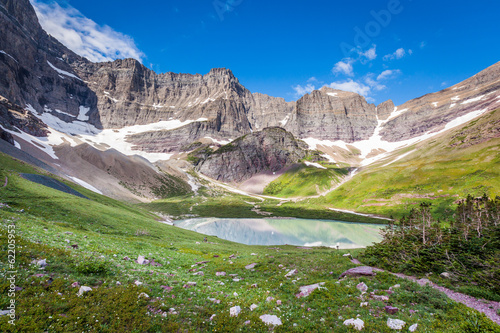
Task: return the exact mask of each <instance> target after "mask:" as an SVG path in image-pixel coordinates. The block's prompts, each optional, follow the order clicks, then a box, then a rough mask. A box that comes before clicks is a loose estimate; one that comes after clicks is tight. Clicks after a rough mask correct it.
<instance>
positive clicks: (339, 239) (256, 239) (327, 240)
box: [174, 218, 384, 249]
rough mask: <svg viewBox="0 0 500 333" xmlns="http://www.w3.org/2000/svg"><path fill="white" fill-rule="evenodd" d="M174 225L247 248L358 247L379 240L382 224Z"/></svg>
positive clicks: (219, 221) (221, 221)
mask: <svg viewBox="0 0 500 333" xmlns="http://www.w3.org/2000/svg"><path fill="white" fill-rule="evenodd" d="M174 225H176V226H178V227H180V228H183V229H188V230H193V231H196V232H199V233H201V234H205V235H211V236H217V237H219V238H222V239H226V240H230V241H233V242H237V243H242V244H247V245H284V244H288V245H298V246H329V247H336V246H337V245H338V246H339V248H341V249H353V248H361V247H366V246H369V245H372V243H378V242H380V241H381V239H382V237H381V236H380V233H379V232H380V229H381V228H383V227H384V225H381V224H367V223H351V222H343V221H330V220H328V221H327V220H308V219H265V218H263V219H236V218H234V219H233V218H194V219H188V220H180V221H176V222H174Z"/></svg>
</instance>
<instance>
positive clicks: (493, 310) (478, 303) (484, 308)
mask: <svg viewBox="0 0 500 333" xmlns="http://www.w3.org/2000/svg"><path fill="white" fill-rule="evenodd" d="M351 261H352V262H353V263H355V264H359V265H362V263H361V262H359V260H357V259H353V260H351ZM377 270H380V271H383V272H386V271H385V270H383V269H379V268H377ZM387 272H388V273H391V274H393V275H395V276H397V277H399V278H402V279H406V280H411V281H413V282H416V283H418V284H419V285H421V286H425V285H429V286H431V287H432V288H434V289H436V290H439V291H440V292H442V293H444V294H445V295H446V296H448V298H450V299H452V300H454V301H455V302H460V303H462V304H464V305H465V306H467V307H469V308H471V309H474V310H477V311H479V312H482V313H484V314H485V315H486V316H487V317H488V318H490V319H491V320H492V321H493V322H494V323H497V324H498V325H500V315H498V314H497V311H498V310H499V309H500V302H495V301H487V300H480V299H477V298H475V297H472V296H469V295H465V294H462V293H459V292H456V291H453V290H451V289H448V288H445V287H442V286H440V285H437V284H435V283H434V282H432V281H430V280H428V279H419V278H417V277H415V276H410V275H405V274H402V273H392V272H389V271H387Z"/></svg>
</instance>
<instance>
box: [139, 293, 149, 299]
mask: <svg viewBox="0 0 500 333" xmlns="http://www.w3.org/2000/svg"><path fill="white" fill-rule="evenodd" d="M141 297H144V298H149V295H148V294H146V293H140V294H139V298H141Z"/></svg>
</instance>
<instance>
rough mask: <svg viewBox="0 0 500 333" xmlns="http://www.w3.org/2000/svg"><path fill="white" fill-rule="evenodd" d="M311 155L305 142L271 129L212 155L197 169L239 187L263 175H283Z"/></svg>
mask: <svg viewBox="0 0 500 333" xmlns="http://www.w3.org/2000/svg"><path fill="white" fill-rule="evenodd" d="M196 154H197V153H196V152H195V153H194V155H196ZM307 154H308V151H307V145H306V144H305V143H304V142H302V141H300V140H297V139H295V137H294V136H293V134H291V133H290V132H287V131H285V130H284V129H282V128H279V127H270V128H266V129H264V130H262V131H259V132H254V133H252V134H248V135H245V136H243V137H240V138H238V139H237V140H235V141H233V142H231V143H230V144H227V145H225V146H222V147H221V148H219V149H218V150H216V151H215V152H209V153H208V154H206V155H205V156H206V157H204V159H202V160H200V161H199V162H198V165H197V167H196V169H197V170H198V171H199V172H201V173H203V174H205V175H207V176H209V177H211V178H214V179H217V180H220V181H224V182H237V183H239V182H242V181H244V180H246V179H249V178H250V177H251V176H252V175H254V174H257V173H259V172H262V171H271V172H276V171H279V170H281V169H283V168H284V167H285V166H286V165H290V164H293V163H297V162H298V160H300V159H302V158H304V157H306V156H307Z"/></svg>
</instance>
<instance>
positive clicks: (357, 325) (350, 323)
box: [344, 318, 365, 331]
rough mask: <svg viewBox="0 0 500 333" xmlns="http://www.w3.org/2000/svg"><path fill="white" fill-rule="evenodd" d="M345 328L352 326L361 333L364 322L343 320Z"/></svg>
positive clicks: (355, 319) (354, 319)
mask: <svg viewBox="0 0 500 333" xmlns="http://www.w3.org/2000/svg"><path fill="white" fill-rule="evenodd" d="M344 325H345V326H354V329H356V330H358V331H361V330H362V329H363V328H364V327H365V322H364V321H362V320H361V319H359V318H351V319H347V320H344Z"/></svg>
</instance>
